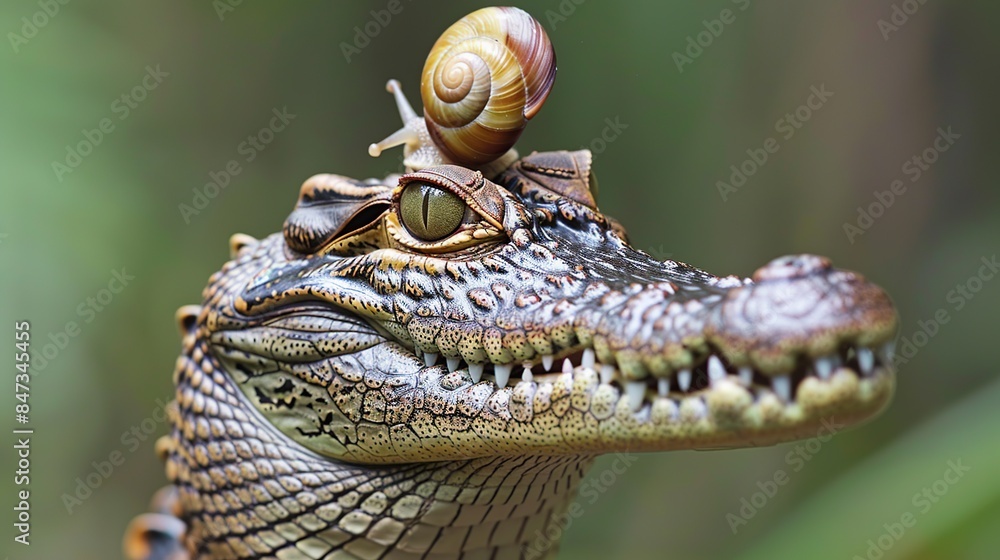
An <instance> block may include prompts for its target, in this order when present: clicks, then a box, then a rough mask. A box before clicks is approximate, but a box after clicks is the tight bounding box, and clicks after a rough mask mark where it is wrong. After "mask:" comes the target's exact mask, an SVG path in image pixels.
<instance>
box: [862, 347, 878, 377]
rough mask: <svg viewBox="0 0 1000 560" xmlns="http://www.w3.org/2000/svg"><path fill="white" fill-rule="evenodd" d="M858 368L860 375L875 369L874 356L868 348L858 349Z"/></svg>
mask: <svg viewBox="0 0 1000 560" xmlns="http://www.w3.org/2000/svg"><path fill="white" fill-rule="evenodd" d="M858 366H859V367H861V372H862V373H866V374H867V373H871V372H872V368H874V367H875V354H874V353H873V352H872V351H871V349H870V348H858Z"/></svg>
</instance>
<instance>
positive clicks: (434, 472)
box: [135, 151, 896, 560]
mask: <svg viewBox="0 0 1000 560" xmlns="http://www.w3.org/2000/svg"><path fill="white" fill-rule="evenodd" d="M590 164H591V161H590V154H589V152H586V151H581V152H572V153H570V152H555V153H542V154H532V155H530V156H528V157H525V158H523V159H520V160H518V161H517V162H515V163H514V164H513V165H512V166H511V167H509V168H508V169H506V170H505V171H504V172H503V173H500V174H499V175H497V176H494V177H493V179H494V180H493V181H489V180H486V179H484V178H483V177H482V175H481V174H479V173H478V172H473V171H470V170H467V169H463V168H459V167H454V166H441V167H436V168H431V169H428V170H425V171H423V172H420V173H416V174H413V175H408V176H404V177H403V178H402V180H401V183H402V184H403V185H405V184H409V183H410V182H413V181H423V182H427V183H430V184H433V185H435V186H437V187H438V188H442V189H445V190H448V191H450V192H453V193H455V194H457V195H459V196H460V197H461V198H462V199H463V200H464V201H465V202H466V204H468V206H469V208H470V209H469V210H468V211H467V216H466V219H465V222H464V224H463V225H462V226H461V227H460V228H459V230H458V231H457V232H456V233H455V234H452V235H451V236H449V237H447V238H446V239H444V240H442V241H439V242H435V243H426V242H422V241H420V240H419V239H416V238H415V237H414V236H413V235H412V234H411V233H410V232H409V231H408V229H407V228H406V227H404V226H403V225H401V221H400V217H399V215H398V212H397V210H398V204H399V193H400V192H401V189H402V187H395V185H394V184H393V182H392V181H391V180H387V181H386V182H384V183H381V184H380V183H379V182H375V181H369V182H360V181H353V180H350V179H347V178H344V177H339V176H333V175H321V176H317V177H314V178H312V179H310V180H309V181H308V182H307V183H306V184H305V185H303V188H302V193H301V196H300V200H299V204H298V206H297V208H296V210H295V211H294V212H293V213H292V215H291V216H290V217H289V219H288V221H287V222H286V224H285V230H284V234H275V235H272V236H270V237H267V238H265V239H263V240H261V241H259V242H258V241H256V240H252V239H250V238H248V237H246V236H237V237H234V241H233V249H234V258H233V260H232V261H230V262H228V263H226V265H225V266H224V267H223V268H222V270H221V271H219V272H218V273H216V274H215V275H213V276H212V278H211V280H210V281H209V285H208V287H207V288H206V290H205V292H204V302H203V304H202V306H200V307H198V308H193V309H192V308H185V309H182V311H181V312H180V313H179V319H180V323H181V325H182V330H183V331H184V342H183V345H184V350H183V354H182V355H181V357H180V359H179V361H178V366H177V370H176V373H175V377H174V380H175V383H176V385H177V395H176V404H175V405H174V407H173V408H172V411H171V418H172V422H173V426H174V429H173V432H172V434H171V435H170V436H169V437H168V438H167V439H166V440H164V441H163V443H162V445H161V446H160V448H161V451H162V452H163V454H164V456H165V458H166V461H167V474H168V477H169V479H170V480H171V482H172V483H173V485H174V486H175V487H176V499H175V500H174V501H172V502H171V503H170V504H169V505H168V506H164V508H163V511H166V512H170V513H172V514H174V515H176V516H177V517H178V518H179V519H181V520H183V521H184V522H185V523H186V528H187V531H186V534H185V535H184V536H183V537H180V538H181V539H182V543H183V547H184V548H185V549H186V551H187V552H186V553H185V552H184V551H182V550H181V549H180V545H178V546H175V547H174V548H173V549H172V550H173V553H175V554H177V555H178V557H185V554H187V555H190V557H192V558H206V559H208V558H211V559H222V558H270V557H276V558H282V559H290V558H329V559H333V558H362V559H374V558H383V559H411V558H412V559H415V558H429V559H442V560H443V559H458V558H462V559H472V558H494V559H506V558H550V557H554V556H555V554H556V552H557V550H558V542H556V543H555V544H554V545H551V546H547V545H546V543H547V539H541V538H539V537H540V535H545V529H546V528H547V527H548V526H549V525H550V524H553V523H555V522H556V521H557V519H558V518H559V516H560V515H562V514H563V513H564V512H565V510H566V508H567V507H568V505H569V504H570V503H571V501H572V500H573V498H574V495H575V493H576V490H577V489H578V486H579V483H580V481H581V479H582V478H583V476H584V474H585V472H586V470H587V468H588V466H589V465H590V464H591V462H592V460H593V458H594V457H595V456H597V455H599V454H603V453H615V452H622V453H626V452H640V451H664V450H673V449H706V448H719V447H745V446H755V445H769V444H774V443H777V442H782V441H788V440H792V439H796V438H800V437H807V436H812V435H814V434H815V433H816V431H817V430H818V429H819V427H820V426H821V425H822V422H823V420H828V419H835V420H836V421H837V422H838V423H842V424H855V423H857V422H861V421H863V420H865V419H868V418H870V417H872V416H873V415H874V414H876V413H877V412H878V411H880V410H881V409H882V408H883V407H884V406H885V405H886V403H887V402H888V400H889V399H890V396H891V394H892V391H893V385H894V377H893V374H892V372H891V370H890V369H889V367H888V366H887V364H889V363H891V346H890V345H889V341H890V340H891V338H892V336H893V333H894V331H895V328H896V314H895V311H894V309H893V307H892V304H891V302H890V300H889V298H888V297H887V296H886V294H885V293H884V292H883V291H882V290H881V289H879V288H878V287H876V286H874V285H872V284H870V283H868V282H866V281H865V280H864V279H863V278H862V277H861V276H860V275H858V274H855V273H851V272H846V271H841V270H836V269H833V268H831V267H830V264H829V263H828V262H827V261H826V260H825V259H822V258H820V257H814V256H808V255H806V256H797V257H784V258H781V259H777V260H775V261H772V262H771V263H769V264H768V265H766V266H764V267H763V268H761V269H759V270H758V271H757V272H756V273H755V274H754V275H753V277H752V278H749V279H741V278H737V277H732V276H731V277H725V278H719V277H716V276H713V275H711V274H708V273H706V272H703V271H701V270H698V269H696V268H694V267H691V266H688V265H686V264H683V263H679V262H674V261H666V262H658V261H656V260H655V259H653V258H652V257H650V256H649V255H647V254H645V253H643V252H642V251H639V250H636V249H634V248H632V247H631V246H630V245H629V244H628V242H627V240H626V236H625V232H624V230H623V229H622V227H621V226H620V225H619V224H618V223H617V222H615V221H614V220H612V219H610V218H608V217H606V216H604V215H602V214H601V213H600V212H599V211H598V209H597V205H596V203H595V198H594V195H593V194H592V189H591V185H590V184H589V182H590V180H591V174H590ZM393 179H394V178H393ZM383 185H385V186H383ZM393 187H395V188H393ZM508 366H509V367H508ZM505 372H506V374H509V381H508V380H505V379H504V377H506V374H505ZM498 378H499V379H498ZM629 457H630V456H629V455H625V454H623V455H622V457H621V460H625V461H628V460H630V459H629ZM165 533H169V531H166V532H165V531H160V532H159V534H160V535H161V536H162V535H163V534H165ZM175 533H178V531H176V530H174V531H173V533H170V534H175ZM167 542H168V545H169V542H170V540H169V539H167ZM167 548H169V546H167V545H165V546H164V550H166V549H167ZM139 549H142V551H145V554H146V555H147V556H148V557H153V556H150V553H149V551H148V550H149V549H148V547H147V548H142V547H141V546H139V547H138V548H137V549H135V550H139ZM136 554H137V555H138V554H139V553H138V552H137V553H136Z"/></svg>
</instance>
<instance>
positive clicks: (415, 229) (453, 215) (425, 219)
mask: <svg viewBox="0 0 1000 560" xmlns="http://www.w3.org/2000/svg"><path fill="white" fill-rule="evenodd" d="M465 208H466V206H465V202H464V201H463V200H462V199H461V198H459V197H458V196H456V195H455V194H453V193H450V192H448V191H446V190H444V189H439V188H437V187H435V186H432V185H429V184H427V183H420V182H414V183H410V184H409V185H407V186H406V187H405V188H404V189H403V193H402V194H401V195H400V197H399V217H400V219H401V220H402V221H403V225H404V226H406V229H408V230H410V233H411V234H413V236H414V237H417V238H419V239H422V240H424V241H437V240H438V239H442V238H444V237H446V236H447V235H449V234H451V233H452V232H454V231H455V230H456V229H458V226H459V225H461V224H462V218H463V217H464V216H465Z"/></svg>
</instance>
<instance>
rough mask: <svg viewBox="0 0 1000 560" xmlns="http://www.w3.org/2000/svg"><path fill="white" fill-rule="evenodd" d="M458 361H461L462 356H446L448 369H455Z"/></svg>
mask: <svg viewBox="0 0 1000 560" xmlns="http://www.w3.org/2000/svg"><path fill="white" fill-rule="evenodd" d="M460 363H462V358H448V371H455V370H456V369H458V364H460Z"/></svg>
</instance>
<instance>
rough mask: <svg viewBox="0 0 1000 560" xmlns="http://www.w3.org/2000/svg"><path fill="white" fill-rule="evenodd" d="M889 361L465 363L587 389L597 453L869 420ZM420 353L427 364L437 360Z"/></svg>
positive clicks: (497, 384) (795, 433)
mask: <svg viewBox="0 0 1000 560" xmlns="http://www.w3.org/2000/svg"><path fill="white" fill-rule="evenodd" d="M892 357H893V348H892V343H887V344H885V345H883V346H882V347H881V348H879V349H877V350H872V349H868V348H863V347H860V348H855V347H849V346H845V347H843V348H842V349H841V351H840V352H838V353H837V354H835V355H832V356H826V357H823V358H819V359H815V360H808V359H803V360H800V366H799V367H797V368H796V370H795V371H793V372H791V373H789V374H787V375H782V376H767V375H764V374H762V373H760V372H758V371H755V370H753V369H750V368H747V367H743V368H736V367H733V366H731V365H729V364H727V363H726V362H725V361H724V360H723V359H722V358H720V357H719V356H718V355H716V354H712V355H710V356H709V357H708V359H707V360H704V361H703V362H702V363H700V364H699V365H698V366H696V367H694V368H692V369H690V370H681V371H678V372H674V373H673V374H671V375H669V376H666V377H653V376H650V377H647V378H646V379H644V380H641V381H628V380H625V379H624V378H623V376H622V375H621V373H620V372H619V370H618V369H617V368H616V367H615V366H614V365H611V364H603V363H601V362H600V361H599V360H598V359H597V357H596V355H595V354H594V352H593V350H590V349H584V350H581V351H577V352H575V353H573V354H571V355H569V356H567V357H565V358H562V359H560V360H554V359H549V358H547V357H546V358H543V359H542V360H540V363H535V364H531V363H525V364H521V365H513V364H507V365H500V366H497V365H495V364H487V365H486V366H485V367H483V366H474V367H473V368H472V370H473V373H472V374H469V375H470V376H471V377H472V379H469V381H471V382H473V383H489V384H491V385H493V387H494V391H497V392H499V391H509V392H510V393H511V395H512V397H511V398H514V397H513V395H515V394H518V395H520V398H521V399H527V400H530V399H531V398H532V397H533V395H534V394H535V393H537V392H539V391H542V390H548V388H545V389H543V387H544V386H545V385H551V386H557V387H558V388H557V389H556V390H554V391H553V392H554V393H555V392H558V391H559V390H560V389H561V390H564V391H566V392H569V393H570V394H571V395H578V394H586V395H587V396H588V399H587V400H588V401H589V411H590V413H591V414H593V415H594V416H595V417H596V419H597V420H598V421H599V422H601V423H602V425H605V426H607V425H608V424H610V427H607V428H602V431H604V430H607V432H608V437H607V438H606V440H605V443H607V444H610V445H611V446H612V447H613V448H614V449H603V448H602V449H594V451H598V452H606V451H610V450H619V449H628V450H631V451H666V450H673V449H711V448H725V447H752V446H758V445H771V444H774V443H779V442H782V441H788V440H793V439H799V438H803V437H812V436H816V435H817V433H820V432H821V431H822V430H824V429H826V430H831V428H830V426H835V427H836V426H839V427H844V426H848V425H854V424H858V423H860V422H863V421H865V420H868V419H870V418H872V417H874V416H876V415H877V414H878V413H879V412H880V411H881V410H882V409H884V408H885V406H886V405H887V404H888V403H889V401H890V400H891V397H892V394H893V391H894V389H895V374H894V371H893V369H892V365H891V364H892ZM424 358H425V361H426V363H428V365H434V364H435V363H436V362H437V359H438V357H437V356H436V355H430V354H429V355H425V356H424ZM447 366H448V369H449V370H451V371H452V372H457V373H458V374H460V375H461V374H463V373H466V372H468V371H469V368H468V365H467V364H465V363H464V362H462V361H460V360H448V363H447ZM832 431H836V428H833V429H832ZM602 439H603V438H602Z"/></svg>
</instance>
